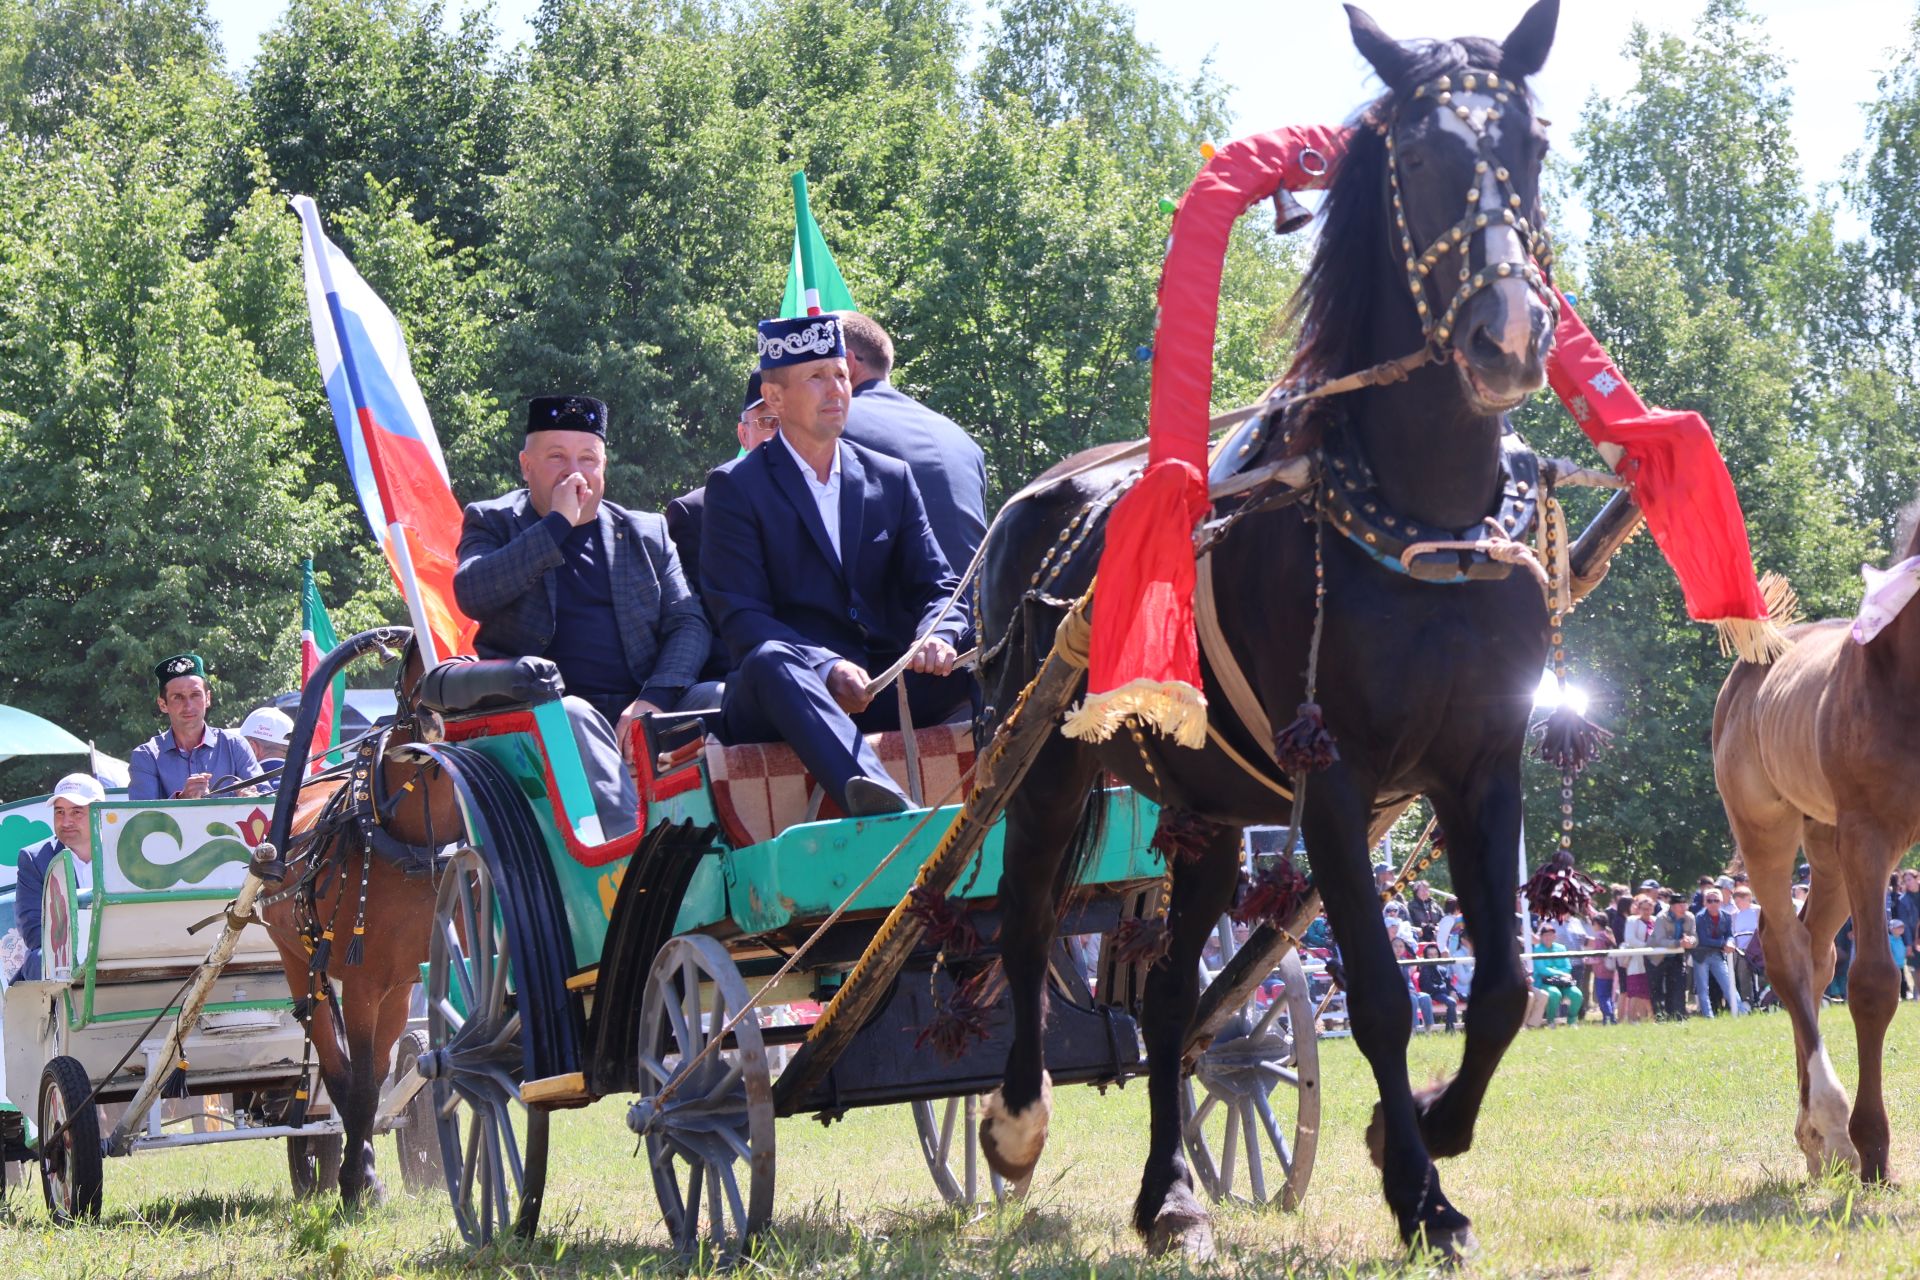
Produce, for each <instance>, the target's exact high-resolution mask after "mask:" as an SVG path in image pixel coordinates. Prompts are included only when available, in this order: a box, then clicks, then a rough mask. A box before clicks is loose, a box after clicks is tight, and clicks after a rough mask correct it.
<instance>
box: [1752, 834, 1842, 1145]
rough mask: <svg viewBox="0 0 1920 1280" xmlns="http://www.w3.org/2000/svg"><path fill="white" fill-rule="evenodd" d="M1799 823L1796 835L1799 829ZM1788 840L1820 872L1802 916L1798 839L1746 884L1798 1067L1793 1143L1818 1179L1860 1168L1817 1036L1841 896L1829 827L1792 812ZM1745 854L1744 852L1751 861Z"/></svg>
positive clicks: (1822, 1044)
mask: <svg viewBox="0 0 1920 1280" xmlns="http://www.w3.org/2000/svg"><path fill="white" fill-rule="evenodd" d="M1802 825H1804V831H1801V830H1800V828H1801V826H1802ZM1794 826H1795V830H1796V834H1798V835H1799V838H1800V839H1801V840H1804V841H1805V844H1806V850H1807V856H1808V858H1809V859H1810V860H1812V859H1818V860H1819V861H1818V863H1817V864H1816V865H1818V866H1824V867H1825V868H1827V869H1826V871H1825V872H1824V873H1823V872H1821V871H1818V870H1816V871H1815V873H1814V883H1813V885H1812V886H1811V887H1810V888H1809V890H1808V893H1807V902H1806V912H1805V914H1804V915H1802V914H1800V913H1799V912H1796V911H1795V910H1794V903H1793V895H1792V893H1791V888H1790V882H1791V880H1792V870H1791V868H1792V866H1793V856H1794V854H1795V853H1797V852H1798V847H1797V846H1798V841H1795V844H1794V845H1793V846H1789V849H1790V851H1789V852H1788V854H1787V856H1786V858H1785V859H1784V860H1783V862H1784V866H1783V873H1782V874H1779V875H1775V876H1768V877H1767V878H1766V879H1765V880H1764V881H1762V880H1761V879H1759V878H1751V879H1750V883H1751V884H1752V885H1753V889H1754V894H1755V897H1756V898H1757V899H1758V900H1759V902H1760V949H1761V951H1762V952H1764V953H1765V955H1766V957H1767V970H1768V972H1769V974H1773V975H1778V976H1777V977H1775V978H1774V991H1775V992H1776V993H1778V994H1779V996H1780V1000H1781V1003H1782V1004H1784V1005H1785V1006H1786V1008H1787V1015H1788V1017H1789V1018H1790V1019H1791V1020H1792V1022H1793V1039H1794V1051H1795V1053H1796V1055H1797V1057H1798V1059H1799V1068H1800V1073H1799V1074H1800V1112H1799V1115H1798V1116H1797V1117H1796V1118H1795V1120H1794V1126H1793V1136H1794V1141H1795V1142H1797V1143H1798V1144H1799V1146H1800V1150H1801V1151H1802V1152H1804V1153H1805V1155H1806V1157H1807V1172H1808V1173H1810V1174H1814V1175H1816V1176H1817V1175H1819V1174H1820V1173H1821V1172H1823V1171H1824V1170H1825V1169H1826V1168H1827V1167H1828V1166H1829V1165H1832V1164H1836V1163H1838V1164H1845V1165H1847V1166H1849V1167H1851V1168H1854V1169H1858V1168H1859V1167H1860V1153H1859V1151H1858V1149H1857V1148H1855V1147H1854V1145H1853V1139H1852V1138H1850V1137H1848V1136H1847V1112H1848V1102H1847V1091H1846V1088H1845V1086H1843V1085H1842V1084H1841V1083H1840V1077H1839V1075H1838V1074H1837V1073H1836V1072H1835V1071H1834V1069H1833V1060H1832V1059H1831V1058H1829V1057H1828V1056H1827V1046H1826V1041H1825V1040H1824V1038H1823V1037H1822V1036H1821V1034H1820V993H1821V992H1822V991H1823V990H1824V989H1825V988H1826V985H1827V983H1828V982H1830V981H1831V980H1832V978H1833V962H1834V955H1833V935H1834V933H1835V931H1836V930H1838V929H1839V927H1840V921H1841V920H1842V919H1843V918H1845V916H1846V912H1847V906H1846V901H1845V898H1844V895H1842V894H1839V893H1836V892H1834V891H1833V889H1834V877H1835V871H1834V868H1833V861H1832V855H1833V852H1834V850H1833V828H1832V827H1829V826H1825V825H1823V824H1820V823H1815V822H1806V823H1804V824H1802V823H1801V821H1800V819H1799V816H1798V815H1797V814H1796V815H1795V819H1794ZM1745 827H1746V824H1740V825H1736V826H1735V828H1734V833H1735V835H1736V837H1738V838H1739V839H1740V840H1741V846H1740V847H1741V848H1742V849H1743V850H1745V849H1749V848H1751V847H1752V846H1751V845H1749V844H1748V843H1747V836H1746V834H1745ZM1752 856H1753V855H1752V854H1750V853H1749V854H1748V858H1749V861H1750V862H1751V859H1752Z"/></svg>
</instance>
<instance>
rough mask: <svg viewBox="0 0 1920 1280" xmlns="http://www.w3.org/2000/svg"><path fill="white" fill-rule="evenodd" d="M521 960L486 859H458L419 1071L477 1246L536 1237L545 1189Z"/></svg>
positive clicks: (449, 1178)
mask: <svg viewBox="0 0 1920 1280" xmlns="http://www.w3.org/2000/svg"><path fill="white" fill-rule="evenodd" d="M512 964H513V957H512V956H511V955H510V954H509V951H508V942H507V932H506V928H505V927H504V925H503V924H502V923H501V919H500V910H499V903H498V902H497V901H496V899H495V889H494V883H493V876H492V874H491V873H490V872H489V871H488V870H487V864H486V860H485V859H483V858H482V857H481V856H480V855H479V853H478V852H476V851H475V850H473V849H462V850H460V851H459V852H458V853H456V854H455V855H454V857H453V860H452V861H451V862H450V863H449V864H448V865H447V867H446V869H445V870H444V871H442V872H441V873H440V898H439V901H438V902H437V903H436V904H435V905H434V911H433V934H432V937H431V940H430V942H429V945H428V948H427V1042H428V1044H429V1045H430V1046H431V1047H430V1048H429V1049H428V1051H427V1052H425V1053H423V1054H421V1055H420V1060H419V1071H420V1074H421V1075H423V1076H425V1077H426V1078H427V1079H428V1080H429V1081H430V1082H431V1087H432V1090H433V1100H432V1104H431V1105H432V1108H433V1121H434V1130H435V1132H436V1134H437V1136H438V1138H439V1146H440V1160H441V1164H442V1166H443V1167H444V1169H445V1172H446V1187H447V1193H448V1195H449V1196H451V1197H452V1200H453V1217H454V1221H455V1222H456V1223H457V1224H458V1225H459V1227H460V1234H461V1235H463V1236H465V1237H466V1239H467V1242H468V1243H469V1244H475V1245H482V1244H486V1243H488V1242H489V1241H491V1240H492V1239H493V1238H494V1236H495V1235H498V1234H500V1233H501V1232H506V1231H511V1232H513V1233H514V1234H516V1235H520V1236H531V1235H532V1234H533V1233H534V1231H535V1230H536V1229H537V1228H538V1227H539V1225H540V1199H541V1197H542V1196H543V1195H544V1194H545V1192H546V1186H547V1113H546V1112H545V1111H541V1110H537V1109H534V1108H531V1107H528V1106H527V1105H526V1104H525V1103H524V1102H522V1101H521V1099H520V1082H521V1079H522V1077H523V1075H524V1073H525V1061H526V1060H525V1056H524V1054H523V1053H522V1050H521V1045H520V1011H519V1009H518V1007H517V1005H518V996H517V995H516V994H515V992H514V991H513V989H512V986H511V983H512V977H513V975H512Z"/></svg>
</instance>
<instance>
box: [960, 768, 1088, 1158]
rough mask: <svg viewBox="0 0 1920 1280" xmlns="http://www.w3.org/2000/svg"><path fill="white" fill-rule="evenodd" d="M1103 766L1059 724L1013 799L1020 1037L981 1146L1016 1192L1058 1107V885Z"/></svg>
mask: <svg viewBox="0 0 1920 1280" xmlns="http://www.w3.org/2000/svg"><path fill="white" fill-rule="evenodd" d="M1098 773H1099V767H1098V765H1097V764H1096V763H1095V760H1094V757H1093V753H1092V752H1090V751H1088V750H1087V749H1086V748H1085V747H1082V746H1080V745H1079V744H1078V743H1075V742H1072V741H1071V740H1069V739H1067V738H1064V737H1061V736H1059V735H1057V734H1056V735H1054V736H1053V738H1052V739H1051V740H1050V741H1049V742H1048V743H1047V744H1046V745H1045V746H1044V747H1042V748H1041V749H1040V753H1039V756H1038V757H1037V758H1036V759H1035V760H1034V762H1033V766H1032V768H1031V770H1030V771H1029V773H1028V781H1027V784H1026V785H1025V786H1023V787H1021V788H1019V789H1018V790H1017V791H1015V793H1014V796H1013V799H1012V800H1011V801H1009V802H1008V805H1007V817H1006V838H1005V844H1004V846H1003V848H1004V849H1005V855H1004V858H1003V860H1002V868H1003V869H1002V871H1001V873H1000V961H1001V964H1002V966H1003V967H1004V969H1005V971H1006V976H1007V994H1008V996H1009V998H1010V1000H1011V1003H1012V1005H1013V1043H1012V1045H1011V1046H1009V1048H1008V1049H1007V1063H1006V1068H1005V1072H1004V1074H1003V1076H1002V1078H1001V1084H1000V1087H999V1088H998V1089H995V1090H994V1091H993V1092H992V1093H991V1094H989V1095H988V1096H987V1100H986V1103H985V1104H984V1105H983V1106H982V1107H981V1109H980V1151H981V1154H983V1155H984V1156H986V1159H987V1165H988V1167H990V1168H991V1169H992V1170H993V1171H994V1172H995V1173H997V1174H999V1175H1000V1176H1001V1177H1002V1178H1004V1179H1005V1180H1006V1182H1007V1186H1008V1189H1009V1192H1010V1193H1011V1194H1013V1195H1016V1196H1021V1195H1025V1194H1026V1192H1027V1187H1028V1185H1029V1184H1030V1183H1031V1182H1032V1180H1033V1169H1034V1166H1035V1165H1037V1164H1038V1163H1039V1162H1040V1153H1041V1152H1042V1151H1044V1150H1045V1149H1046V1145H1047V1123H1048V1121H1049V1120H1050V1119H1051V1117H1052V1115H1053V1081H1052V1080H1051V1079H1050V1078H1049V1077H1048V1075H1047V1064H1046V1038H1045V1035H1044V1029H1043V1028H1044V1023H1045V1019H1046V1001H1047V963H1048V957H1049V955H1050V954H1051V952H1052V949H1053V936H1054V933H1055V931H1056V929H1057V928H1058V925H1059V915H1058V910H1057V902H1056V894H1057V892H1058V891H1059V885H1058V881H1059V878H1060V875H1061V872H1062V868H1063V864H1064V862H1065V859H1066V855H1067V851H1068V849H1069V848H1070V847H1071V846H1072V845H1073V842H1074V831H1075V828H1076V827H1077V826H1078V825H1079V823H1080V821H1081V819H1082V817H1083V816H1084V815H1085V813H1086V809H1087V803H1088V802H1087V795H1088V791H1089V789H1090V788H1091V787H1092V786H1093V781H1094V778H1095V777H1096V776H1097V775H1098ZM1063 795H1066V796H1077V797H1080V802H1079V803H1078V804H1062V803H1061V802H1060V797H1061V796H1063Z"/></svg>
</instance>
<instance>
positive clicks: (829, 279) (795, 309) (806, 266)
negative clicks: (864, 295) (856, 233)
mask: <svg viewBox="0 0 1920 1280" xmlns="http://www.w3.org/2000/svg"><path fill="white" fill-rule="evenodd" d="M858 310H859V308H858V307H857V306H855V305H854V301H853V295H852V294H851V293H848V292H847V282H846V281H845V280H842V279H841V278H840V268H839V267H837V266H835V265H834V262H833V254H831V253H830V252H828V251H827V241H826V238H825V237H824V236H822V235H821V234H820V224H819V223H817V222H815V221H814V220H813V210H812V209H810V208H809V207H808V206H807V175H806V174H804V173H796V174H794V175H793V260H792V263H791V265H790V266H788V268H787V292H786V295H785V296H784V297H782V298H781V299H780V315H781V316H782V318H785V319H792V318H795V317H798V316H812V315H819V314H820V313H821V312H822V311H858Z"/></svg>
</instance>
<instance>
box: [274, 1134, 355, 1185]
mask: <svg viewBox="0 0 1920 1280" xmlns="http://www.w3.org/2000/svg"><path fill="white" fill-rule="evenodd" d="M345 1151H346V1139H345V1138H344V1137H342V1136H341V1135H340V1134H337V1133H316V1134H314V1135H313V1136H312V1137H310V1138H288V1139H287V1174H288V1176H289V1178H290V1179H291V1181H292V1182H293V1198H294V1199H295V1200H310V1199H312V1198H313V1197H314V1196H320V1195H332V1194H333V1193H334V1192H336V1191H338V1190H340V1160H341V1157H342V1155H343V1154H344V1153H345Z"/></svg>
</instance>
